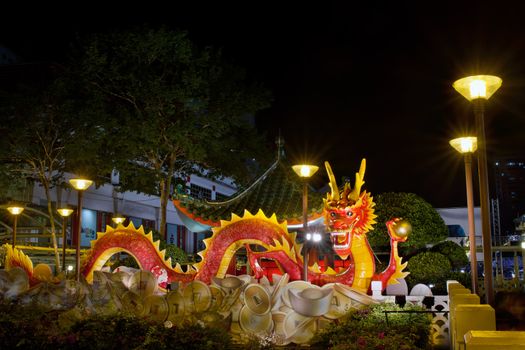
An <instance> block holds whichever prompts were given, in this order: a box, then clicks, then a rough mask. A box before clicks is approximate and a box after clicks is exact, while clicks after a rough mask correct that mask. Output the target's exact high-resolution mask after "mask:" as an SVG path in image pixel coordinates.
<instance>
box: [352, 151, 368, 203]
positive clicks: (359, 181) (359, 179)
mask: <svg viewBox="0 0 525 350" xmlns="http://www.w3.org/2000/svg"><path fill="white" fill-rule="evenodd" d="M365 170H366V159H364V158H363V160H361V166H360V167H359V172H358V173H356V174H355V186H354V189H353V190H352V192H350V194H349V195H348V198H349V199H351V200H353V201H357V199H358V198H359V195H360V194H361V186H363V185H364V183H365V181H364V180H363V179H364V178H365Z"/></svg>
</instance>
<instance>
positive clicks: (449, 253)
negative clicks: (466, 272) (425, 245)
mask: <svg viewBox="0 0 525 350" xmlns="http://www.w3.org/2000/svg"><path fill="white" fill-rule="evenodd" d="M430 251H432V252H435V253H441V254H443V255H444V256H446V257H447V258H448V260H449V261H450V264H451V265H452V268H453V269H455V270H459V269H461V268H464V267H466V266H467V265H468V263H469V260H468V257H467V253H466V251H465V249H464V248H462V247H461V246H460V245H459V244H456V243H454V242H452V241H444V242H441V243H438V244H436V245H435V246H433V247H432V249H431V250H430Z"/></svg>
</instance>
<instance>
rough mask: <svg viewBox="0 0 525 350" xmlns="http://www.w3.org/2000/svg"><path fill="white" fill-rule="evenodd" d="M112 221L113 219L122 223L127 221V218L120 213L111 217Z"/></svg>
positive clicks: (116, 222) (117, 222)
mask: <svg viewBox="0 0 525 350" xmlns="http://www.w3.org/2000/svg"><path fill="white" fill-rule="evenodd" d="M111 221H113V222H114V223H115V224H117V225H118V224H122V223H123V222H124V221H126V218H125V217H123V216H120V215H117V216H114V217H112V218H111Z"/></svg>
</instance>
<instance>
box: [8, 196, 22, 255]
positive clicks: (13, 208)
mask: <svg viewBox="0 0 525 350" xmlns="http://www.w3.org/2000/svg"><path fill="white" fill-rule="evenodd" d="M7 210H8V211H9V212H10V213H11V215H13V216H14V217H15V220H14V222H13V248H14V247H15V245H16V225H17V223H18V215H20V214H22V212H23V211H24V208H23V207H19V206H11V207H7Z"/></svg>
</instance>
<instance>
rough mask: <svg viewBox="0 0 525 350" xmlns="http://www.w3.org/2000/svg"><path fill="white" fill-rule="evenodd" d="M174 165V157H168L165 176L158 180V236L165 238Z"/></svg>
mask: <svg viewBox="0 0 525 350" xmlns="http://www.w3.org/2000/svg"><path fill="white" fill-rule="evenodd" d="M174 167H175V157H170V163H169V166H168V172H167V174H166V177H164V178H162V179H161V180H160V236H161V237H162V238H163V239H164V240H167V237H166V209H167V207H168V199H169V195H170V188H171V179H172V177H173V173H174Z"/></svg>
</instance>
